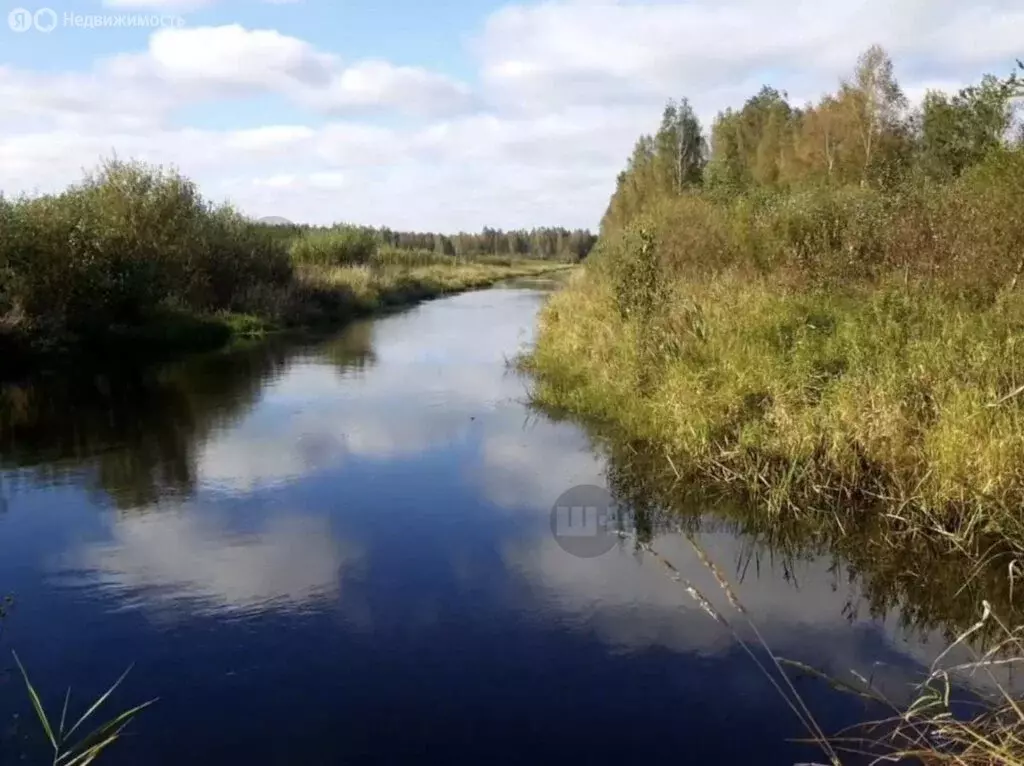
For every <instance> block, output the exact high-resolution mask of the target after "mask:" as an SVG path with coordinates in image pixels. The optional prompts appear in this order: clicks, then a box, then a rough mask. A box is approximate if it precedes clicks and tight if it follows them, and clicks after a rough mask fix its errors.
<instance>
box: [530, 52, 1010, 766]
mask: <svg viewBox="0 0 1024 766" xmlns="http://www.w3.org/2000/svg"><path fill="white" fill-rule="evenodd" d="M1020 92H1021V91H1020V83H1019V82H1018V81H1017V80H1016V79H1015V78H1010V79H1007V80H998V79H996V78H986V79H985V80H984V81H983V82H982V83H981V84H980V85H978V86H974V87H973V88H967V89H964V90H963V91H961V92H960V93H959V94H956V95H954V96H951V97H950V96H946V95H944V94H930V95H929V96H928V98H926V99H925V103H924V104H923V106H922V107H921V108H920V109H919V110H917V111H912V110H910V109H909V108H908V107H907V104H906V101H905V99H903V98H902V95H901V94H900V91H899V87H898V84H897V83H896V82H895V80H894V79H893V77H892V69H891V65H889V63H888V61H887V58H885V56H884V52H881V51H879V50H877V49H873V50H872V51H869V52H868V53H867V54H865V56H864V57H862V59H861V61H860V62H859V63H858V68H857V70H856V71H855V73H854V74H853V76H851V77H850V78H849V79H848V80H846V81H844V83H843V84H842V86H841V88H840V90H839V92H837V93H836V94H834V95H830V96H828V97H826V98H825V99H823V100H822V102H821V103H820V104H818V105H808V106H807V107H804V108H801V109H795V108H792V107H790V106H789V105H788V104H787V103H786V101H785V98H784V96H782V95H781V94H779V93H778V92H776V91H773V90H771V89H764V90H762V91H761V93H759V94H757V95H756V96H754V97H753V98H751V99H750V100H749V101H748V102H747V103H746V104H745V105H743V107H742V108H741V109H738V110H736V111H732V110H730V111H727V112H724V113H722V114H721V115H720V116H719V118H718V120H716V123H715V126H714V128H713V129H712V131H711V139H712V140H711V145H710V149H708V147H706V146H705V145H704V144H703V143H702V140H701V138H700V136H701V135H702V131H701V130H700V126H699V123H697V122H696V117H695V116H694V115H693V112H692V110H690V109H689V107H688V105H687V104H686V103H685V101H684V102H683V104H681V105H675V104H671V105H670V106H669V108H668V109H666V113H665V116H664V118H663V121H662V125H661V128H660V129H659V131H658V133H657V134H656V135H655V136H645V137H642V138H641V139H640V140H639V141H638V143H637V148H636V150H635V151H634V154H633V157H632V158H631V159H630V162H629V165H628V167H627V169H626V171H624V172H623V173H622V174H621V175H620V176H619V179H618V184H617V188H616V191H615V194H614V195H613V197H612V200H611V202H610V204H609V207H608V211H607V212H606V214H605V216H604V220H603V223H602V231H601V239H600V241H599V243H598V245H597V247H596V249H595V252H594V254H593V255H591V257H590V258H589V259H588V263H587V266H586V269H585V271H584V273H581V274H580V275H578V277H577V278H576V279H575V280H574V281H573V283H572V284H571V285H570V286H569V287H568V289H566V290H564V291H563V292H562V293H560V294H558V295H556V296H555V297H554V298H553V299H552V300H551V302H550V303H549V304H548V306H547V307H546V309H545V310H544V312H543V315H542V317H541V322H540V331H539V335H538V341H537V344H536V348H535V350H534V351H533V352H532V354H531V355H530V356H529V357H528V358H527V359H525V360H524V365H525V366H526V367H528V368H529V369H531V370H532V371H533V372H534V373H535V380H536V389H535V396H536V399H537V401H538V402H539V403H541V404H543V405H545V406H547V407H549V408H552V409H557V410H560V411H565V412H568V413H570V414H573V415H576V416H580V417H583V418H586V419H590V420H593V421H595V422H598V423H600V424H602V429H603V430H604V431H606V432H612V433H615V434H617V436H616V438H618V439H619V440H621V441H626V442H639V443H642V444H644V445H646V447H645V448H646V449H648V450H651V451H653V452H655V453H657V454H659V455H660V456H662V458H663V459H664V461H665V464H666V465H667V466H669V467H670V469H671V472H672V474H673V476H674V482H675V486H679V485H680V484H681V485H682V486H686V485H701V486H703V487H706V488H717V489H718V490H721V491H722V492H723V493H729V494H732V495H739V496H742V497H743V498H744V499H745V502H747V503H749V504H751V507H754V508H756V509H758V512H759V513H761V514H763V515H764V517H765V519H766V520H767V521H768V522H769V523H775V524H785V523H792V522H793V521H794V520H796V519H799V520H803V521H806V520H809V519H817V520H819V521H820V522H821V523H818V524H817V526H818V527H822V525H823V524H824V525H825V526H827V527H828V528H829V529H830V530H832V534H833V535H835V534H838V535H839V536H840V538H841V537H842V536H844V535H845V534H847V533H849V532H850V531H851V530H853V529H855V528H858V527H860V526H861V525H862V524H863V523H864V520H865V515H870V517H871V518H872V519H873V521H872V527H873V528H874V530H875V534H876V535H878V536H879V537H876V538H875V539H882V540H884V545H885V546H887V547H890V548H892V549H893V550H898V549H901V548H906V549H908V550H910V549H913V548H914V546H916V545H918V542H919V541H921V540H922V539H927V540H928V542H929V545H930V546H932V547H933V548H934V549H936V550H946V551H948V552H949V553H950V554H955V560H956V561H958V562H959V564H958V566H960V567H961V578H962V584H961V587H960V588H959V589H958V592H966V591H968V590H969V591H970V592H972V593H975V594H976V595H977V596H979V597H980V598H983V599H984V598H987V596H986V594H985V593H980V594H979V593H977V591H976V589H974V588H973V586H972V584H976V583H977V579H978V578H979V576H980V573H981V572H988V571H990V570H991V569H992V567H993V566H998V568H999V569H1000V570H1001V575H1000V576H1001V577H1002V578H1003V579H1004V580H1005V582H1006V583H1007V584H1008V585H1009V586H1010V587H1012V584H1013V580H1014V579H1015V578H1017V579H1019V573H1020V571H1022V569H1024V516H1022V514H1021V508H1022V507H1024V376H1022V374H1021V370H1022V369H1024V366H1022V362H1024V357H1022V353H1021V345H1022V341H1024V285H1022V284H1020V281H1021V279H1020V278H1021V274H1022V271H1024V208H1022V207H1021V205H1020V200H1021V199H1024V139H1022V138H1015V137H1014V135H1015V134H1014V131H1013V127H1014V121H1013V115H1014V109H1013V99H1014V98H1015V96H1016V95H1018V94H1019V93H1020ZM844 530H845V531H844ZM950 560H951V561H952V560H953V559H952V558H951V559H950ZM986 609H987V608H986ZM977 611H978V613H980V612H981V608H980V604H979V605H978V610H977ZM987 614H988V612H987V611H986V615H987ZM992 624H994V623H992V622H991V621H990V622H989V627H991V626H992ZM997 627H998V630H996V633H997V635H1002V636H1003V637H1004V639H1005V640H1004V642H1003V644H1002V645H1001V647H1000V650H999V651H1000V652H1001V654H998V656H1000V657H1002V656H1006V655H1009V656H1011V657H1019V656H1020V644H1019V642H1018V641H1017V640H1016V637H1017V632H1015V629H1014V626H1013V625H1004V624H1003V623H998V625H997ZM979 630H981V629H980V628H977V629H974V630H973V631H972V635H974V634H976V633H977V632H978V631H979ZM996 656H997V654H994V655H991V656H986V657H985V658H984V662H988V661H992V660H993V658H994V657H996ZM984 662H983V663H982V666H983V665H984ZM979 667H981V666H979ZM940 703H941V700H940ZM993 710H996V711H997V712H993V713H991V714H989V713H986V714H984V715H983V716H982V718H980V719H979V720H978V722H976V723H974V724H971V723H964V724H956V723H955V722H954V721H953V720H952V719H950V718H949V717H948V715H947V714H948V710H947V709H944V708H942V705H941V704H938V705H937V706H935V707H930V708H929V711H930V713H933V714H934V715H935V716H936V718H935V719H934V721H920V723H921V724H922V726H923V729H924V730H928V731H933V730H934V731H938V730H939V729H940V728H941V727H942V726H947V728H946V729H945V733H944V734H943V736H945V737H948V739H947V740H946V745H945V746H944V747H943V748H940V747H939V745H937V744H935V742H934V741H922V742H921V743H919V744H920V745H921V748H922V749H921V751H920V752H919V753H917V755H918V756H919V757H921V758H923V759H924V760H926V761H929V760H931V761H935V762H938V761H943V762H946V761H949V762H955V763H982V762H984V763H1013V764H1019V763H1022V762H1024V748H1022V747H1021V745H1020V740H1019V738H1017V732H1019V729H1020V726H1021V725H1022V724H1024V716H1021V715H1020V707H1019V706H1018V704H1017V702H1016V701H1015V700H1014V699H1012V697H1010V696H1007V697H1006V698H1005V699H1003V700H1001V701H1000V702H999V703H998V704H996V706H995V707H994V708H993ZM942 716H946V717H945V718H942ZM950 732H952V733H950ZM940 749H941V750H943V752H939V751H940Z"/></svg>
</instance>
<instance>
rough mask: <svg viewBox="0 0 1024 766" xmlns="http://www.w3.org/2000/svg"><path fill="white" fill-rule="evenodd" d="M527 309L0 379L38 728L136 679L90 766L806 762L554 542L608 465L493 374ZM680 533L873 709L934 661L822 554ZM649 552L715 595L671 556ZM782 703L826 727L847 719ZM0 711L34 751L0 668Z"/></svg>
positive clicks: (508, 292) (22, 635)
mask: <svg viewBox="0 0 1024 766" xmlns="http://www.w3.org/2000/svg"><path fill="white" fill-rule="evenodd" d="M542 300H543V293H542V292H540V291H538V290H533V289H511V288H502V289H492V290H488V291H483V292H477V293H471V294H465V295H461V296H457V297H452V298H448V299H444V300H439V301H435V302H431V303H427V304H424V305H422V306H420V307H417V308H415V309H412V310H410V311H407V312H404V313H401V314H396V315H393V316H389V317H386V318H382V319H377V320H374V321H370V322H366V323H363V324H358V325H355V326H352V327H350V328H349V329H348V330H347V331H345V332H343V333H341V334H339V335H337V336H336V337H333V338H330V339H327V340H323V341H320V342H317V343H306V344H301V345H296V344H294V343H276V342H275V343H267V344H261V345H259V346H255V347H252V348H247V349H237V350H232V351H230V352H225V353H221V354H215V355H211V356H204V357H197V358H192V359H189V360H186V361H184V362H181V363H178V364H174V365H170V366H167V367H163V368H160V369H156V370H148V371H138V370H136V371H120V372H117V373H114V372H110V373H109V374H104V375H92V374H90V375H82V376H81V378H83V379H77V378H78V376H67V375H64V376H62V377H60V378H56V379H50V380H48V381H47V380H44V381H37V382H34V383H33V384H32V385H25V386H21V387H8V388H6V389H4V394H3V396H4V399H3V401H2V411H3V422H2V423H0V425H2V430H0V456H2V457H0V469H2V470H0V503H2V505H0V592H3V591H11V592H14V593H15V594H16V595H17V605H16V608H15V610H14V613H13V614H12V615H11V617H10V619H9V621H8V627H7V632H6V634H5V635H4V637H3V644H4V645H3V646H2V647H0V651H2V654H3V655H4V656H7V653H8V651H9V649H10V648H15V649H17V651H18V652H19V654H20V656H21V657H22V659H23V660H24V662H25V663H26V665H28V667H29V669H30V671H31V672H32V674H33V676H34V680H35V682H36V683H37V686H38V687H39V688H40V691H41V692H42V694H43V696H44V698H45V699H46V700H47V701H48V703H49V704H50V705H51V707H53V708H55V709H56V711H59V708H60V702H61V696H62V693H63V689H64V687H65V686H66V685H67V684H71V685H72V686H73V687H74V690H75V692H76V694H78V697H77V699H78V700H79V701H80V702H81V701H84V699H85V697H87V696H88V695H96V694H98V693H100V692H101V691H102V690H103V689H104V688H105V685H106V684H109V683H110V682H111V681H112V680H113V679H114V678H116V677H117V675H118V674H119V673H120V672H121V671H122V670H123V669H124V668H125V667H126V666H127V665H128V664H129V663H135V668H134V670H133V672H132V674H131V675H130V676H129V679H128V681H127V682H126V684H125V686H124V688H123V690H122V691H120V692H119V693H118V698H117V702H118V703H120V704H122V705H127V704H131V703H134V702H138V701H142V700H144V699H147V698H149V697H153V696H158V697H159V702H158V703H157V704H156V706H154V707H153V708H152V709H150V710H148V711H146V712H145V713H144V714H143V716H142V717H141V718H140V719H139V720H138V721H137V722H136V723H135V724H134V725H133V727H132V729H131V730H130V736H127V737H126V738H125V739H123V740H122V741H121V742H119V743H117V744H116V745H115V747H114V749H113V750H111V751H110V753H109V755H108V756H106V757H105V758H104V759H101V761H100V762H101V763H109V764H147V765H148V766H158V765H160V764H175V766H180V765H181V764H211V765H212V764H218V765H220V764H226V763H231V764H234V763H238V764H242V763H244V764H305V765H314V764H341V763H345V764H364V763H365V764H369V763H373V764H377V763H381V764H383V763H438V764H455V763H463V762H466V763H480V764H491V763H509V764H512V763H515V764H520V763H569V762H575V763H585V764H603V763H609V764H610V763H616V764H621V763H624V762H625V763H633V762H641V761H648V762H653V761H649V759H654V758H657V759H659V760H663V759H672V760H673V761H678V762H684V763H701V764H703V763H743V764H749V763H758V764H776V763H777V764H789V763H793V762H795V761H799V760H807V759H810V758H814V757H815V751H813V750H811V749H807V748H804V747H802V746H799V745H794V744H788V743H787V741H786V740H787V738H792V737H801V736H804V731H803V730H802V729H801V727H800V724H799V722H798V721H797V719H796V718H795V716H794V715H793V713H792V712H791V711H790V710H789V709H788V708H786V707H785V705H784V703H783V702H782V700H781V699H780V698H779V697H778V695H777V694H776V692H775V691H774V690H773V689H772V687H771V686H770V684H769V683H768V682H767V681H766V679H765V678H764V676H763V675H761V674H760V673H759V671H758V670H757V669H756V667H755V666H754V665H753V663H752V662H751V660H750V658H749V657H748V656H747V655H746V654H745V653H744V652H743V651H742V648H741V647H740V646H739V644H738V643H737V642H736V640H735V638H734V637H733V636H732V635H731V634H730V633H729V632H728V631H727V630H726V629H725V628H723V627H722V626H721V625H719V624H718V623H716V622H715V621H713V620H712V619H711V618H710V617H708V616H707V615H706V614H705V613H703V612H702V611H701V610H700V609H699V608H698V606H697V605H696V604H695V603H694V602H693V601H692V600H690V599H689V598H688V597H687V595H686V594H685V592H684V590H683V588H682V586H681V584H680V583H678V582H673V581H672V580H671V579H670V578H669V577H666V574H665V570H664V569H663V568H662V567H661V566H660V565H659V564H658V563H657V562H656V561H653V560H651V559H650V558H649V557H645V556H642V555H639V554H637V553H636V552H635V550H634V549H633V547H632V546H631V544H629V543H628V542H623V543H622V544H621V545H619V546H618V547H616V548H615V549H613V550H612V551H611V552H609V553H607V554H605V555H604V556H601V557H599V558H595V559H581V558H576V557H574V556H572V555H570V554H569V553H566V552H565V551H564V550H562V549H561V548H560V547H559V546H558V545H557V544H556V541H555V540H554V539H553V537H552V534H551V530H550V525H549V514H550V509H551V507H552V505H553V504H554V502H555V500H556V499H557V498H558V497H559V495H560V494H561V493H562V492H564V491H565V490H567V489H569V488H571V487H573V486H575V485H581V484H595V483H596V484H599V485H604V484H605V483H606V481H607V477H606V471H605V467H606V458H605V457H603V456H602V455H603V453H602V452H601V451H600V450H597V451H595V448H594V447H592V446H591V442H590V440H589V439H588V437H587V435H586V434H585V432H584V431H582V430H581V429H580V428H579V427H577V426H575V425H573V424H570V423H555V422H552V421H550V420H548V419H547V418H545V417H544V416H542V415H540V414H538V413H536V412H531V411H530V410H529V409H528V408H527V407H526V406H525V404H524V403H523V402H524V399H525V397H526V391H527V389H526V385H527V381H525V380H524V379H523V378H522V377H520V376H519V375H517V374H515V373H512V372H510V371H509V370H508V369H507V367H506V359H507V358H508V357H511V356H513V355H514V354H515V353H516V352H517V351H518V350H519V349H521V348H522V347H523V346H524V345H525V344H527V343H528V342H529V341H530V338H531V335H532V327H533V324H534V321H535V316H536V312H537V310H538V308H539V306H540V304H541V301H542ZM699 539H700V541H701V544H702V545H703V546H704V547H705V548H706V549H707V551H708V553H709V555H710V556H711V557H712V558H713V559H714V560H715V561H717V562H718V563H719V565H720V566H721V567H722V568H723V569H724V570H725V571H726V572H727V573H728V574H729V575H730V577H733V578H734V579H735V580H737V581H739V580H742V582H741V583H740V585H739V586H738V589H739V592H740V595H741V598H742V599H743V600H744V602H745V603H746V605H747V607H748V608H749V609H750V611H751V613H752V616H753V618H754V619H755V621H756V622H757V624H758V625H759V626H760V629H761V631H762V633H763V634H764V636H765V638H766V639H767V640H768V642H769V643H770V644H771V645H772V648H773V649H774V650H775V652H776V653H777V654H781V655H784V656H787V657H791V658H794V659H799V660H802V661H805V662H809V663H811V664H814V665H816V666H818V667H820V668H822V669H824V670H828V671H832V672H836V673H839V674H848V671H849V670H850V669H857V670H859V671H860V672H863V673H870V674H873V675H874V677H875V678H876V679H877V680H880V681H881V682H882V683H883V684H885V685H887V686H888V687H889V688H891V689H893V690H895V693H899V690H900V689H905V688H906V686H907V684H908V683H909V682H910V681H911V680H913V679H915V678H916V677H917V676H918V675H919V674H920V670H921V667H922V663H924V664H927V663H928V662H929V661H930V660H931V659H932V658H933V657H934V656H935V655H937V654H938V652H939V651H941V649H942V647H943V642H942V640H941V637H940V635H939V631H938V630H937V629H936V630H934V631H929V630H923V631H922V630H916V629H911V628H910V627H907V626H906V624H905V623H906V620H905V619H902V620H901V615H900V613H899V612H898V611H897V610H896V609H893V608H885V607H883V608H881V609H879V608H877V603H875V604H869V603H865V599H864V597H863V593H862V585H861V580H860V578H859V577H855V576H852V574H851V572H849V571H847V569H846V568H844V566H843V565H841V564H837V563H836V559H835V558H834V557H833V556H831V555H828V554H827V553H824V552H823V553H822V554H821V555H800V556H795V557H794V556H788V555H786V556H784V555H781V554H779V553H778V552H777V551H775V550H773V549H772V548H771V547H770V546H768V545H767V544H765V543H763V542H760V541H758V540H757V539H756V538H755V537H753V536H751V535H744V534H740V533H739V532H737V531H736V530H735V529H734V528H732V527H731V526H730V525H729V524H727V523H724V522H723V523H718V522H716V521H715V520H714V519H710V520H708V521H707V523H706V525H705V527H704V531H702V532H701V533H700V535H699ZM656 546H657V548H658V550H660V551H662V552H663V553H664V554H665V555H667V556H668V557H669V558H671V559H672V560H673V561H674V562H675V563H676V565H677V566H679V568H680V569H681V570H682V571H683V573H684V574H685V576H686V577H688V578H691V579H692V580H693V582H694V583H695V584H697V585H698V587H700V588H701V589H702V590H704V591H705V593H707V594H708V596H709V597H712V598H713V600H715V601H716V603H718V602H719V601H721V599H719V598H718V597H717V595H716V594H715V590H716V588H715V585H714V583H713V581H711V580H710V578H709V576H708V574H707V572H706V570H705V569H704V568H703V567H702V565H701V564H700V562H699V561H698V559H697V558H696V556H695V555H694V553H693V551H692V549H691V548H690V547H689V546H688V545H687V544H686V543H685V541H684V539H683V538H681V537H678V536H676V535H672V534H667V535H664V536H661V537H660V538H659V539H658V540H657V541H656ZM873 607H874V608H873ZM0 664H4V665H6V664H8V663H6V662H0ZM801 690H802V691H803V692H804V693H805V694H806V697H807V699H808V702H809V704H810V705H811V706H812V707H813V708H814V709H815V711H816V712H817V713H818V715H819V719H820V721H821V722H822V724H823V725H824V726H825V727H826V728H829V729H835V728H837V727H838V726H840V725H842V724H844V723H849V722H851V721H854V720H859V719H860V718H862V717H863V715H864V714H863V710H862V706H861V705H860V703H858V702H855V701H854V700H853V699H851V698H849V697H846V696H843V695H841V694H839V693H837V692H834V691H832V690H830V689H827V688H823V687H822V685H820V684H816V683H813V682H810V681H807V682H801ZM16 713H17V714H20V718H19V719H13V718H12V716H13V715H14V714H16ZM0 715H2V724H0V725H2V726H3V728H4V729H5V730H6V732H4V731H3V730H0V735H3V734H6V737H4V738H3V745H2V750H0V753H2V754H3V756H4V757H5V759H7V760H10V761H12V762H17V761H18V759H19V758H21V757H22V755H23V754H27V755H28V756H29V758H30V761H32V762H40V763H41V762H43V760H42V759H40V758H38V756H40V755H43V756H45V748H44V747H42V738H41V736H40V735H39V733H38V731H37V728H36V727H35V726H34V725H33V724H34V722H33V721H32V720H31V718H30V717H29V716H30V713H29V708H28V705H27V702H26V699H25V697H24V694H23V691H22V689H21V688H20V687H19V686H18V681H17V679H16V678H13V677H7V678H6V679H5V680H3V682H2V683H0Z"/></svg>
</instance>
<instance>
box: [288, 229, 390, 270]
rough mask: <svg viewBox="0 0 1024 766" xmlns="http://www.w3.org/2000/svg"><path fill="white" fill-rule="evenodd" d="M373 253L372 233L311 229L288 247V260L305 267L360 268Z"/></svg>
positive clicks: (374, 239) (375, 250) (351, 230)
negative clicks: (289, 254)
mask: <svg viewBox="0 0 1024 766" xmlns="http://www.w3.org/2000/svg"><path fill="white" fill-rule="evenodd" d="M376 253H377V240H376V238H375V237H374V236H373V233H372V232H370V231H367V230H365V229H360V228H356V227H354V226H337V227H334V228H332V229H311V230H309V231H306V232H304V233H303V234H302V235H300V236H299V237H298V238H297V239H296V240H295V241H294V243H293V244H292V248H291V255H292V259H293V260H294V261H295V262H296V263H299V264H303V265H307V266H364V265H366V264H368V263H370V261H371V259H372V258H373V257H374V255H375V254H376Z"/></svg>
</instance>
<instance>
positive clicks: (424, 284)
mask: <svg viewBox="0 0 1024 766" xmlns="http://www.w3.org/2000/svg"><path fill="white" fill-rule="evenodd" d="M566 267H567V264H566V263H564V262H558V261H553V260H539V259H523V258H512V257H504V258H502V257H495V256H491V255H481V256H478V257H473V258H469V257H459V256H455V255H449V254H447V253H444V252H433V251H426V250H416V249H411V248H406V249H399V248H397V247H390V246H383V245H381V242H380V241H379V238H377V237H376V235H374V234H373V233H372V232H371V231H370V230H366V229H359V228H357V227H349V226H337V227H331V228H321V229H315V228H310V227H293V228H292V229H281V228H280V227H272V226H266V225H260V224H258V223H254V222H252V221H249V220H248V219H246V218H244V217H243V216H242V215H240V214H239V213H238V212H236V211H235V210H233V209H232V208H230V207H228V206H224V205H214V204H212V203H210V202H208V201H206V200H204V199H203V198H202V196H201V195H200V193H199V191H198V190H197V189H196V187H195V186H194V184H192V183H191V182H190V181H188V180H187V179H185V178H183V177H181V176H180V175H178V174H177V173H173V172H166V171H163V170H160V169H157V168H152V167H148V166H144V165H140V164H134V163H127V164H126V163H119V162H111V163H108V164H106V165H105V166H103V167H102V168H101V169H100V171H98V172H97V173H95V174H94V175H90V176H87V177H86V178H85V179H84V180H83V181H82V182H81V183H80V184H77V185H75V186H73V187H71V188H69V189H67V190H66V191H64V192H63V193H61V194H57V195H49V196H43V197H37V198H32V199H17V200H7V199H4V198H2V197H0V355H2V356H3V358H4V365H3V371H4V372H11V371H14V370H21V369H24V368H25V367H30V366H32V365H34V364H37V363H39V362H40V361H41V360H60V359H67V358H70V357H82V356H89V357H96V356H104V355H115V356H116V355H120V354H123V353H125V352H127V351H130V352H132V353H164V352H176V351H182V350H192V349H199V348H210V347H216V346H219V345H222V344H224V343H225V342H227V341H229V340H230V339H231V338H233V337H239V336H246V335H253V334H262V333H266V332H271V331H277V330H284V329H297V328H307V327H312V326H322V325H327V324H337V323H339V322H343V321H345V320H347V319H349V318H351V317H355V316H360V315H365V314H367V313H370V312H373V311H376V310H379V309H381V308H384V307H389V306H397V305H404V304H408V303H411V302H415V301H418V300H422V299H425V298H430V297H434V296H437V295H442V294H445V293H450V292H457V291H460V290H466V289H471V288H476V287H482V286H485V285H489V284H492V283H494V282H497V281H499V280H502V279H506V278H510V277H516V276H532V275H536V274H541V273H546V272H549V271H553V270H556V269H560V268H566Z"/></svg>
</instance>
